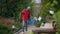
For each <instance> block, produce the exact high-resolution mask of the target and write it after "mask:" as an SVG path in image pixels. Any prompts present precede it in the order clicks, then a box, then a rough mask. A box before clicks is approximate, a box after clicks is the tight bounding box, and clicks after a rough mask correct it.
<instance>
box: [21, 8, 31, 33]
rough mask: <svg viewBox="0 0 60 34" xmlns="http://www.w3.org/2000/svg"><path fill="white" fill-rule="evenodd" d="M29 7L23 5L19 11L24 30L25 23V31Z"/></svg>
mask: <svg viewBox="0 0 60 34" xmlns="http://www.w3.org/2000/svg"><path fill="white" fill-rule="evenodd" d="M29 9H30V7H27V8H26V7H25V8H24V9H23V10H22V11H21V15H22V29H23V32H24V26H25V25H24V24H25V23H26V31H27V20H28V19H29V18H30V10H29Z"/></svg>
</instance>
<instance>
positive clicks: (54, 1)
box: [41, 0, 60, 32]
mask: <svg viewBox="0 0 60 34" xmlns="http://www.w3.org/2000/svg"><path fill="white" fill-rule="evenodd" d="M59 3H60V0H42V7H41V16H42V17H43V21H44V20H45V19H44V18H45V16H46V15H50V14H49V10H53V11H54V13H55V14H53V16H52V17H53V18H54V19H53V20H55V21H56V24H57V31H58V32H60V27H59V26H60V21H59V20H60V16H59V15H60V4H59Z"/></svg>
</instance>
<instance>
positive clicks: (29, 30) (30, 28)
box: [19, 26, 37, 34]
mask: <svg viewBox="0 0 60 34" xmlns="http://www.w3.org/2000/svg"><path fill="white" fill-rule="evenodd" d="M35 28H37V27H35V26H29V27H28V31H27V32H26V31H25V32H24V34H29V32H31V31H32V30H33V29H35ZM19 34H22V32H20V33H19Z"/></svg>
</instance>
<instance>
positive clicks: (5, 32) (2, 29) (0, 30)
mask: <svg viewBox="0 0 60 34" xmlns="http://www.w3.org/2000/svg"><path fill="white" fill-rule="evenodd" d="M0 34H13V31H12V29H11V28H10V27H9V26H7V25H5V24H0Z"/></svg>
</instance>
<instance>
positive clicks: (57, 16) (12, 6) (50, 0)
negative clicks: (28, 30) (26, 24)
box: [0, 0, 60, 34]
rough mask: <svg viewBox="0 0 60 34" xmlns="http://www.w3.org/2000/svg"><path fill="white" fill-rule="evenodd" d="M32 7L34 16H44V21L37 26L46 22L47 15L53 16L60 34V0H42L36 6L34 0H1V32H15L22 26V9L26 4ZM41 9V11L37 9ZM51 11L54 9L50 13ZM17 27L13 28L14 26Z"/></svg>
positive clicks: (1, 33)
mask: <svg viewBox="0 0 60 34" xmlns="http://www.w3.org/2000/svg"><path fill="white" fill-rule="evenodd" d="M25 5H27V6H30V7H31V15H32V18H34V17H35V16H37V15H38V14H39V16H41V17H42V21H41V22H39V23H37V22H38V21H36V23H35V26H37V27H39V26H40V24H41V23H42V22H45V18H46V16H47V15H48V16H51V18H50V21H56V28H57V32H56V33H57V34H60V0H41V3H40V4H38V6H37V7H39V8H36V6H35V5H36V3H35V2H34V0H0V34H13V33H14V32H16V31H18V30H19V29H21V28H22V20H21V13H20V12H21V11H22V9H23V8H24V6H25ZM35 9H39V11H35ZM49 11H54V14H52V15H51V14H50V13H49ZM13 25H14V26H15V27H16V29H14V30H13V29H12V26H13Z"/></svg>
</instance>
